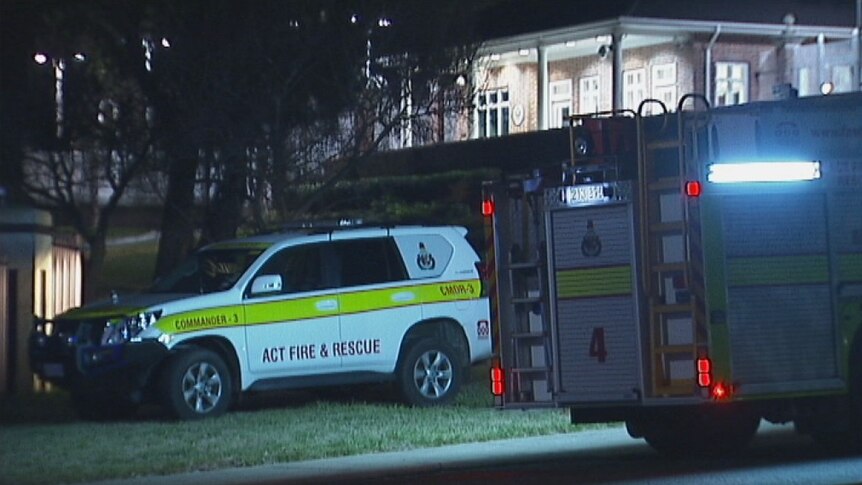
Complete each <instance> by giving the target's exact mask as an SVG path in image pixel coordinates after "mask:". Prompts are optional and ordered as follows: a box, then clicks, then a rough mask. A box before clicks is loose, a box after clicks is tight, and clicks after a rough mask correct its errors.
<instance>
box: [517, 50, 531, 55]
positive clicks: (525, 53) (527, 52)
mask: <svg viewBox="0 0 862 485" xmlns="http://www.w3.org/2000/svg"><path fill="white" fill-rule="evenodd" d="M518 54H520V55H522V56H529V55H530V49H520V50H518Z"/></svg>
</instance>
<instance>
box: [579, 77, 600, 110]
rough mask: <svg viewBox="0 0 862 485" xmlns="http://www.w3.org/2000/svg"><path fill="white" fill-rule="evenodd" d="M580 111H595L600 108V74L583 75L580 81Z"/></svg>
mask: <svg viewBox="0 0 862 485" xmlns="http://www.w3.org/2000/svg"><path fill="white" fill-rule="evenodd" d="M578 87H579V91H580V93H579V99H578V101H579V102H578V113H581V114H588V113H595V112H597V111H598V110H599V76H587V77H582V78H581V79H580V81H579V82H578Z"/></svg>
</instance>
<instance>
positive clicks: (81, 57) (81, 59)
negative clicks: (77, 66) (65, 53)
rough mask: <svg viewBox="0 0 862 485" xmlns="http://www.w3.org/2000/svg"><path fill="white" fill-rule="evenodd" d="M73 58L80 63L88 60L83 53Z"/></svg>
mask: <svg viewBox="0 0 862 485" xmlns="http://www.w3.org/2000/svg"><path fill="white" fill-rule="evenodd" d="M72 57H74V58H75V60H76V61H78V62H84V61H86V60H87V56H85V55H84V53H83V52H78V53H76V54H75V55H74V56H72Z"/></svg>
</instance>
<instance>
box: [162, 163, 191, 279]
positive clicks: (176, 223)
mask: <svg viewBox="0 0 862 485" xmlns="http://www.w3.org/2000/svg"><path fill="white" fill-rule="evenodd" d="M197 168H198V165H197V159H196V158H195V157H193V156H185V157H177V158H175V159H174V163H172V164H171V167H170V171H169V173H168V190H167V194H166V196H165V207H164V210H163V211H162V229H161V238H160V239H159V253H158V256H157V257H156V271H155V275H156V277H157V278H158V277H161V276H164V275H166V274H167V273H168V272H170V271H171V270H172V269H173V268H175V267H176V266H177V265H179V263H181V262H182V261H183V260H184V259H185V257H186V256H187V255H188V254H189V253H191V251H192V249H194V245H195V235H194V228H195V223H194V222H195V219H196V218H195V174H196V172H197Z"/></svg>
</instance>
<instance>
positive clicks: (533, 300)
mask: <svg viewBox="0 0 862 485" xmlns="http://www.w3.org/2000/svg"><path fill="white" fill-rule="evenodd" d="M541 301H542V297H540V296H527V297H524V298H512V299H511V302H512V304H513V305H524V304H527V303H539V302H541Z"/></svg>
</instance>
